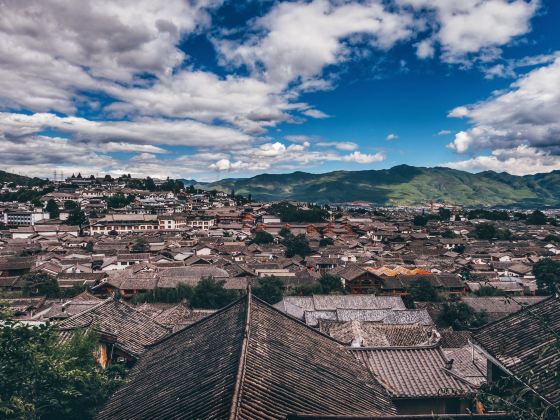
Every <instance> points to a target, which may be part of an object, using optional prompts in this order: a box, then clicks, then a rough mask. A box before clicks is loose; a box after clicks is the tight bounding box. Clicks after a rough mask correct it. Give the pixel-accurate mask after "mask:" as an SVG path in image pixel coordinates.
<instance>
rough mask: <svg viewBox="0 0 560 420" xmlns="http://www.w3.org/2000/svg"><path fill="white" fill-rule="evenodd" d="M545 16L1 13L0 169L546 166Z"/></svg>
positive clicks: (531, 12)
mask: <svg viewBox="0 0 560 420" xmlns="http://www.w3.org/2000/svg"><path fill="white" fill-rule="evenodd" d="M557 22H560V4H559V2H557V1H553V0H550V1H545V0H540V1H539V0H385V1H381V0H370V1H341V0H333V1H330V2H329V1H327V0H312V1H283V2H282V1H245V2H240V1H220V0H197V1H184V0H166V1H161V2H158V1H151V0H144V1H136V0H134V1H133V0H130V1H129V0H123V1H121V2H118V3H117V2H111V1H107V2H99V1H93V0H91V1H83V2H79V4H78V2H70V1H61V0H42V1H39V0H36V1H27V2H17V1H9V2H7V3H6V4H5V5H4V6H3V13H2V15H1V16H0V57H1V58H0V153H1V159H0V168H1V169H4V170H9V171H13V172H17V173H22V174H29V175H37V176H43V177H52V174H53V171H54V170H56V171H57V172H58V173H59V174H60V173H64V174H66V175H70V174H71V173H73V172H82V173H83V174H84V173H85V174H90V173H94V174H102V173H111V174H114V175H118V174H121V173H131V174H134V175H138V176H146V175H150V176H156V177H162V176H171V177H185V178H195V179H199V180H215V179H218V178H224V177H242V176H252V175H255V174H258V173H263V172H268V173H281V172H291V171H294V170H303V171H309V172H325V171H329V170H339V169H348V170H359V169H381V168H388V167H392V166H395V165H398V164H403V163H405V164H410V165H417V166H437V165H440V166H449V167H453V168H458V169H463V170H468V171H475V172H476V171H482V170H495V171H507V172H510V173H514V174H519V175H523V174H529V173H536V172H548V171H551V170H555V169H560V30H559V29H558V24H557Z"/></svg>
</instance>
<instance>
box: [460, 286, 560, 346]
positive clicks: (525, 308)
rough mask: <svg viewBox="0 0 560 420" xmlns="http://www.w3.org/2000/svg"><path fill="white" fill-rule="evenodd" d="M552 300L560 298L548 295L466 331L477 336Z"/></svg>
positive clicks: (513, 298)
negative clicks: (493, 326) (492, 326)
mask: <svg viewBox="0 0 560 420" xmlns="http://www.w3.org/2000/svg"><path fill="white" fill-rule="evenodd" d="M488 297H503V298H504V299H506V300H508V299H509V300H512V301H513V302H515V299H516V298H517V296H512V297H507V296H488ZM554 299H556V300H560V297H559V296H557V295H556V294H554V295H550V296H548V297H545V298H544V299H543V300H540V301H538V302H535V303H531V304H530V305H525V306H524V305H519V306H521V309H520V310H518V311H516V312H512V313H510V314H507V315H506V316H504V317H502V318H498V319H496V320H494V321H492V322H489V323H488V324H484V325H482V326H481V327H478V328H470V329H468V330H467V331H469V332H471V333H472V334H477V333H479V332H480V331H482V330H484V329H486V328H487V327H489V326H491V325H495V324H497V323H499V322H502V321H504V320H506V319H510V318H513V317H514V316H515V315H517V316H519V315H520V314H522V313H526V312H529V313H530V312H531V309H533V308H535V307H537V306H538V305H544V304H545V303H547V302H549V301H551V300H554ZM516 303H517V302H516ZM473 338H474V337H473Z"/></svg>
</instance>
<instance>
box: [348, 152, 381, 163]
mask: <svg viewBox="0 0 560 420" xmlns="http://www.w3.org/2000/svg"><path fill="white" fill-rule="evenodd" d="M342 160H344V161H345V162H356V163H374V162H381V161H383V160H385V155H384V154H383V153H381V152H378V153H375V154H373V155H369V154H366V153H361V152H358V151H356V152H352V153H350V154H349V155H347V156H344V157H343V158H342Z"/></svg>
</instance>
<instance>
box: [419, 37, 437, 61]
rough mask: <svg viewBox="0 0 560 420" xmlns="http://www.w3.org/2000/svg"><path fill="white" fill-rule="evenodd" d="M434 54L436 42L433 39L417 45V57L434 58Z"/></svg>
mask: <svg viewBox="0 0 560 420" xmlns="http://www.w3.org/2000/svg"><path fill="white" fill-rule="evenodd" d="M434 53H435V50H434V42H433V41H432V40H431V39H424V40H422V41H420V42H419V43H417V44H416V55H417V56H418V58H421V59H425V58H432V57H433V56H434Z"/></svg>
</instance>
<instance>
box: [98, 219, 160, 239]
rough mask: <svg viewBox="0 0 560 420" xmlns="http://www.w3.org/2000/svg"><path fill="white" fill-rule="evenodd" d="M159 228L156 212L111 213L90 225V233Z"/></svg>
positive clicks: (140, 230)
mask: <svg viewBox="0 0 560 420" xmlns="http://www.w3.org/2000/svg"><path fill="white" fill-rule="evenodd" d="M158 229H159V221H158V217H157V215H155V214H109V215H107V216H105V217H104V218H103V219H99V220H98V221H97V222H95V223H93V224H92V225H91V226H90V233H91V234H92V235H94V234H105V235H107V234H109V232H111V231H115V232H118V233H125V232H145V231H150V230H158Z"/></svg>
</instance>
